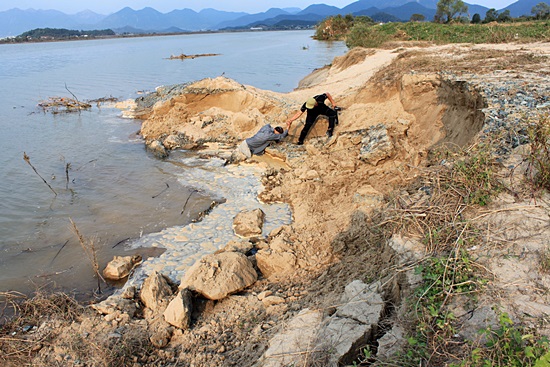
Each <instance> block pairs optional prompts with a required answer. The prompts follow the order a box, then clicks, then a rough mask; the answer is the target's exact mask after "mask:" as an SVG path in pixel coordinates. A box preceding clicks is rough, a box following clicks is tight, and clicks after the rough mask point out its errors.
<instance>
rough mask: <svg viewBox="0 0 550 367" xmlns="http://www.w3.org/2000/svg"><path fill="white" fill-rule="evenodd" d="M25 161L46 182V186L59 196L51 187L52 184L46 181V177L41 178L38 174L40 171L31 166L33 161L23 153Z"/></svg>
mask: <svg viewBox="0 0 550 367" xmlns="http://www.w3.org/2000/svg"><path fill="white" fill-rule="evenodd" d="M23 159H24V160H25V162H27V163H28V164H29V166H31V168H32V169H33V170H34V172H35V173H36V174H37V175H38V177H40V178H41V179H42V181H44V183H45V184H46V185H48V187H49V188H50V190H52V192H53V193H54V194H55V196H57V192H55V190H54V189H53V188H52V187H51V186H50V184H49V183H48V182H47V181H46V180H45V179H44V177H42V176H40V173H38V171H37V170H36V168H34V166H33V165H32V164H31V159H30V158H29V156H28V155H27V153H26V152H23Z"/></svg>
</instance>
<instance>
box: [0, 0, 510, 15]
mask: <svg viewBox="0 0 550 367" xmlns="http://www.w3.org/2000/svg"><path fill="white" fill-rule="evenodd" d="M383 1H384V0H381V2H383ZM463 1H464V2H465V3H468V4H478V5H483V6H485V7H487V8H495V9H497V10H499V9H502V8H504V7H506V6H508V5H510V4H512V3H514V2H516V0H463ZM353 2H355V1H354V0H92V1H81V0H0V11H4V10H9V9H13V8H19V9H30V8H32V9H37V10H38V9H42V10H48V9H54V10H59V11H62V12H64V13H67V14H75V13H78V12H80V11H83V10H92V11H93V12H96V13H99V14H104V15H108V14H110V13H114V12H117V11H119V10H120V9H122V8H124V7H126V6H128V7H130V8H132V9H134V10H140V9H143V8H145V7H151V8H154V9H156V10H158V11H160V12H161V13H167V12H169V11H171V10H174V9H186V8H187V9H192V10H195V11H200V10H202V9H206V8H213V9H216V10H223V11H235V12H246V13H250V14H253V13H260V12H264V11H266V10H268V9H270V8H300V9H305V8H307V7H308V6H309V5H311V4H327V5H332V6H336V7H338V8H343V7H344V6H346V5H349V4H351V3H353Z"/></svg>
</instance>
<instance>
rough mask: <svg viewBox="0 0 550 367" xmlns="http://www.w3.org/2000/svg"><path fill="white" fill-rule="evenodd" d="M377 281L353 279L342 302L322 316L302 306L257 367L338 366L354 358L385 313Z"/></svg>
mask: <svg viewBox="0 0 550 367" xmlns="http://www.w3.org/2000/svg"><path fill="white" fill-rule="evenodd" d="M379 286H380V284H379V283H378V282H377V283H374V284H372V285H367V284H364V283H363V282H361V281H358V280H356V281H353V282H352V283H350V284H348V285H347V286H346V289H345V291H344V294H343V295H342V298H341V300H342V305H341V306H339V307H337V309H336V312H335V313H334V314H333V315H332V316H330V317H326V318H323V314H322V312H320V311H312V310H308V309H305V310H303V311H301V312H300V313H299V314H298V315H297V316H296V317H294V318H293V319H292V320H290V321H289V322H288V323H287V326H286V328H285V330H284V331H282V332H281V333H279V334H277V335H275V336H274V337H273V338H272V339H271V340H270V342H269V348H268V349H267V351H266V352H265V353H264V355H263V357H262V358H261V359H260V361H259V363H258V364H257V366H262V367H286V366H302V365H304V366H306V365H311V364H312V361H315V363H316V365H319V366H327V367H337V366H344V365H350V364H352V363H353V361H356V360H357V356H358V355H359V353H360V350H361V348H363V347H364V346H365V345H367V342H369V341H371V340H372V339H374V337H375V334H376V332H377V327H378V323H379V322H380V320H381V317H382V314H383V312H384V302H383V300H382V296H381V295H380V293H379V292H378V288H379Z"/></svg>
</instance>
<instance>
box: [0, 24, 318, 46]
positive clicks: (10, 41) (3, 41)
mask: <svg viewBox="0 0 550 367" xmlns="http://www.w3.org/2000/svg"><path fill="white" fill-rule="evenodd" d="M307 30H314V28H306V29H233V30H220V31H193V32H174V33H141V34H121V35H115V36H98V37H68V38H63V37H61V38H48V39H33V40H25V41H17V40H16V39H15V38H2V39H0V45H4V44H14V45H15V44H17V45H20V44H25V43H48V42H68V41H93V40H104V39H118V38H141V37H163V36H183V35H194V34H215V33H240V32H280V31H307Z"/></svg>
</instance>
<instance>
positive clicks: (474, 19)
mask: <svg viewBox="0 0 550 367" xmlns="http://www.w3.org/2000/svg"><path fill="white" fill-rule="evenodd" d="M479 23H481V15H479V14H478V13H475V14H474V16H473V17H472V24H479Z"/></svg>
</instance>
